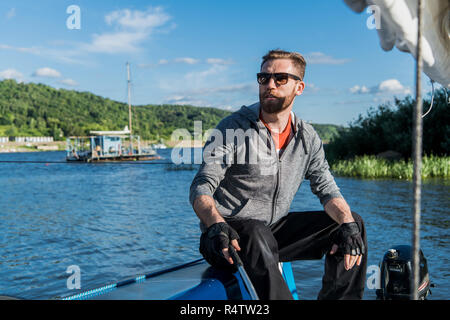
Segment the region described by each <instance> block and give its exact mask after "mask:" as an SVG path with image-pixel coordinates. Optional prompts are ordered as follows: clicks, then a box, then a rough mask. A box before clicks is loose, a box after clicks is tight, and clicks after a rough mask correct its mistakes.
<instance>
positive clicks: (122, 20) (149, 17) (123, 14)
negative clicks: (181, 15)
mask: <svg viewBox="0 0 450 320" xmlns="http://www.w3.org/2000/svg"><path fill="white" fill-rule="evenodd" d="M169 20H170V16H169V15H167V14H166V13H165V12H164V10H163V9H162V8H161V7H155V8H151V7H150V8H149V9H147V11H139V10H130V9H123V10H117V11H113V12H111V13H110V14H108V15H106V16H105V21H106V23H107V24H108V25H114V24H116V25H119V26H121V27H124V28H130V29H135V30H141V31H142V30H147V31H149V30H151V29H154V28H157V27H160V26H162V25H164V24H165V23H166V22H167V21H169Z"/></svg>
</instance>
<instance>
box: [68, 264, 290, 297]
mask: <svg viewBox="0 0 450 320" xmlns="http://www.w3.org/2000/svg"><path fill="white" fill-rule="evenodd" d="M283 276H284V278H285V280H286V283H287V284H288V286H289V288H290V289H291V292H292V294H293V297H294V299H298V296H297V290H296V287H295V282H294V278H293V274H292V268H291V265H290V263H284V264H283ZM63 299H64V300H86V299H89V300H91V299H93V300H250V295H249V293H248V291H247V289H246V288H245V285H244V283H243V281H242V279H241V277H240V275H239V273H235V274H232V273H230V272H226V271H223V270H218V269H215V268H212V267H211V266H210V265H209V264H208V263H206V262H205V261H204V260H196V261H193V262H191V263H187V264H185V265H182V266H178V267H174V268H170V269H165V270H161V271H156V272H153V273H150V274H148V275H146V276H138V277H135V278H132V279H128V280H125V281H121V282H119V283H116V284H110V285H106V286H104V287H100V288H97V289H93V290H89V291H86V292H83V293H79V294H76V295H72V296H69V297H65V298H63Z"/></svg>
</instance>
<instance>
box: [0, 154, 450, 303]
mask: <svg viewBox="0 0 450 320" xmlns="http://www.w3.org/2000/svg"><path fill="white" fill-rule="evenodd" d="M170 152H171V150H170V149H166V150H159V153H160V154H161V155H162V156H163V157H165V158H166V159H163V160H160V161H156V162H167V161H169V160H170ZM64 156H65V154H64V152H42V153H21V154H0V161H1V160H32V161H64ZM156 162H153V163H156ZM195 173H196V171H195V170H181V171H180V170H167V165H165V164H149V165H144V164H142V165H141V164H52V163H36V164H18V163H0V208H1V211H0V230H1V232H0V295H2V294H3V295H11V296H18V297H22V298H27V299H49V298H54V297H57V296H64V295H68V294H73V293H75V290H69V289H67V279H68V277H69V276H70V274H68V273H66V270H67V268H68V267H69V266H71V265H77V266H79V267H80V269H81V286H82V289H91V288H94V287H97V286H101V285H105V284H109V283H112V282H115V281H119V280H122V279H124V278H127V277H129V276H133V275H136V274H143V273H147V272H149V271H152V270H158V269H161V268H164V267H169V266H173V265H177V264H180V263H184V262H186V261H190V260H194V259H197V258H199V257H200V255H199V253H198V249H197V248H198V239H199V236H200V231H199V229H198V219H197V217H196V216H195V213H194V212H193V210H192V208H191V206H190V204H189V200H188V192H189V186H190V183H191V181H192V178H193V177H194V175H195ZM336 180H337V183H338V185H339V186H340V188H341V191H342V193H343V195H344V197H345V198H346V199H347V201H348V203H349V204H350V206H351V208H352V210H353V211H356V212H358V213H359V214H360V215H361V216H362V217H363V218H364V220H365V222H366V227H367V234H368V242H369V257H368V258H369V260H368V264H369V265H377V264H378V263H379V261H380V259H381V258H382V256H383V254H384V252H385V251H386V250H387V249H389V248H390V247H391V246H393V245H396V244H409V243H410V241H411V231H410V226H411V224H412V219H411V203H412V192H411V190H412V184H411V183H410V182H405V181H393V180H379V181H371V180H357V179H349V178H336ZM449 194H450V184H449V183H448V181H447V182H446V181H442V180H434V181H427V182H425V183H424V186H423V190H422V197H423V201H422V207H423V212H422V229H421V245H422V250H423V251H424V254H425V257H426V258H427V259H428V267H429V272H430V277H431V281H432V282H433V283H435V284H436V288H434V289H432V293H433V294H432V296H431V297H430V299H447V298H448V296H449V280H448V279H449V275H450V268H449V264H448V262H449V261H448V257H449V235H448V228H449V225H450V221H449V207H450V197H449ZM302 210H321V206H320V203H319V202H318V200H317V199H316V198H315V196H314V195H313V194H312V193H311V192H310V190H309V185H308V182H307V181H305V183H304V184H303V185H302V187H301V188H300V190H299V192H298V194H297V195H296V197H295V199H294V201H293V203H292V205H291V211H302ZM323 268H324V260H317V261H298V262H294V263H293V269H294V275H295V278H296V282H297V287H298V290H299V293H300V297H301V299H316V297H317V293H318V292H319V290H320V287H321V277H322V274H323ZM365 299H375V290H369V289H366V292H365Z"/></svg>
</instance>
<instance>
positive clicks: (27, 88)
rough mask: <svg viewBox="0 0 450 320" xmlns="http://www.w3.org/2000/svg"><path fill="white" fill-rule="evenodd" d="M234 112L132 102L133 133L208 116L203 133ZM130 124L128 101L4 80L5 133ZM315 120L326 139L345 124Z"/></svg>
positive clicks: (167, 129) (0, 97)
mask: <svg viewBox="0 0 450 320" xmlns="http://www.w3.org/2000/svg"><path fill="white" fill-rule="evenodd" d="M230 113H231V112H230V111H226V110H221V109H217V108H206V107H195V106H189V105H182V106H181V105H150V104H149V105H141V106H133V107H132V114H133V117H132V126H133V133H134V134H137V135H140V136H141V138H142V139H145V140H159V139H170V136H171V134H172V132H173V131H174V130H176V129H181V128H185V129H187V130H189V131H190V132H191V133H193V130H194V121H196V120H198V121H202V129H203V133H204V132H205V131H206V130H208V129H210V128H214V127H215V126H216V125H217V124H218V123H219V121H220V120H221V119H223V118H224V117H226V116H227V115H229V114H230ZM126 125H128V105H127V104H125V103H122V102H117V101H113V100H110V99H108V98H104V97H100V96H97V95H94V94H92V93H90V92H78V91H74V90H65V89H55V88H52V87H50V86H47V85H44V84H36V83H17V82H16V81H15V80H3V81H0V136H52V137H53V138H54V139H55V140H63V139H65V138H66V137H69V136H84V135H88V134H89V131H91V130H122V129H123V128H124V127H125V126H126ZM313 126H314V127H315V128H316V130H317V131H318V133H319V135H320V136H321V137H322V139H324V140H326V141H329V140H331V139H332V138H334V137H335V136H336V135H337V134H338V132H339V131H340V130H342V128H341V127H339V126H335V125H316V124H313Z"/></svg>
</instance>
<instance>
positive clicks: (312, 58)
mask: <svg viewBox="0 0 450 320" xmlns="http://www.w3.org/2000/svg"><path fill="white" fill-rule="evenodd" d="M305 60H306V63H307V64H344V63H347V62H349V61H350V59H337V58H333V57H332V56H329V55H326V54H325V53H322V52H311V53H308V54H306V55H305Z"/></svg>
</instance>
